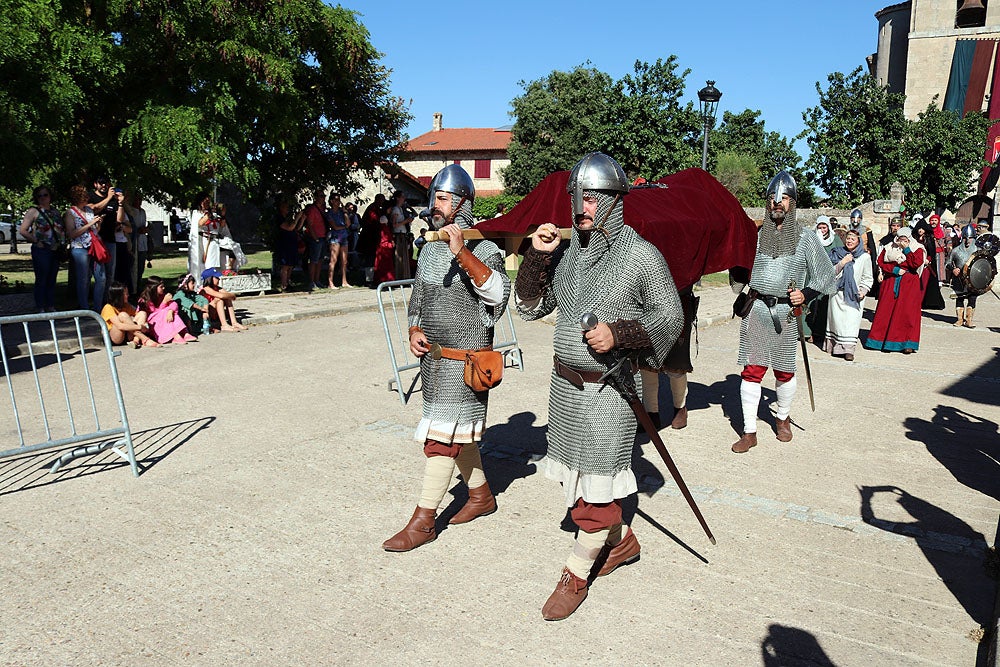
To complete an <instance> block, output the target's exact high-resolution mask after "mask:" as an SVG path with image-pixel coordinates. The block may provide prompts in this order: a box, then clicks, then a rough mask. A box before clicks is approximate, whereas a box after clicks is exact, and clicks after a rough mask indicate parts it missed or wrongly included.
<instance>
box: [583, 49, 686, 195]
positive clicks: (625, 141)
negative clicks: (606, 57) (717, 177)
mask: <svg viewBox="0 0 1000 667" xmlns="http://www.w3.org/2000/svg"><path fill="white" fill-rule="evenodd" d="M690 72H691V70H684V71H683V72H681V73H680V74H677V56H673V55H671V56H670V57H668V58H667V59H666V60H662V59H658V60H657V61H656V62H655V63H653V64H652V65H650V64H648V63H644V62H640V61H638V60H637V61H636V62H635V65H634V74H628V75H626V76H624V77H623V78H622V79H621V80H620V81H618V82H616V83H615V85H614V87H613V89H612V91H611V99H610V100H609V103H608V104H607V106H606V107H605V108H604V110H603V114H602V121H601V125H603V127H604V128H605V129H604V131H603V136H602V139H603V141H602V142H601V149H600V150H602V151H603V152H605V153H607V154H608V155H612V156H614V157H615V159H617V160H618V162H619V163H620V164H621V165H622V167H623V168H624V169H625V173H626V174H628V176H629V178H635V177H636V176H642V177H644V178H646V179H648V180H650V181H653V180H656V179H658V178H660V177H662V176H665V175H667V174H672V173H674V172H677V171H680V170H682V169H686V168H688V167H695V166H698V165H700V164H701V142H700V139H701V132H702V120H701V114H700V113H699V112H698V111H697V110H696V109H695V108H694V104H693V103H691V102H688V103H687V104H686V105H684V106H681V103H680V100H681V97H682V96H683V95H684V79H685V78H686V77H687V75H688V74H690ZM582 155H583V153H579V155H578V156H577V159H579V157H580V156H582Z"/></svg>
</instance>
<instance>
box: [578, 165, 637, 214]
mask: <svg viewBox="0 0 1000 667" xmlns="http://www.w3.org/2000/svg"><path fill="white" fill-rule="evenodd" d="M628 188H629V183H628V178H627V177H626V176H625V170H624V169H622V167H621V165H620V164H618V163H617V162H616V161H615V160H614V158H612V157H609V156H607V155H605V154H604V153H588V154H587V155H584V156H583V157H582V158H581V159H580V161H579V162H577V163H576V165H575V166H574V167H573V170H572V171H571V172H570V173H569V183H568V184H567V186H566V191H567V192H569V193H570V194H571V195H572V196H573V214H574V215H579V213H580V212H581V211H583V193H584V191H586V190H606V191H609V192H617V193H619V194H622V195H626V194H628Z"/></svg>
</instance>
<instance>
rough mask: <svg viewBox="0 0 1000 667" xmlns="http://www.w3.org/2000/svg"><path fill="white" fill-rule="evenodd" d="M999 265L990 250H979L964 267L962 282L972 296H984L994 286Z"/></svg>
mask: <svg viewBox="0 0 1000 667" xmlns="http://www.w3.org/2000/svg"><path fill="white" fill-rule="evenodd" d="M996 276H997V263H996V260H995V259H993V255H992V254H991V253H990V252H989V251H988V250H977V251H976V252H974V253H973V254H972V257H970V258H969V261H968V262H966V263H965V266H964V267H962V282H963V283H965V288H966V290H967V291H968V292H969V293H970V294H983V293H985V292H988V291H989V289H990V287H992V286H993V279H994V278H996Z"/></svg>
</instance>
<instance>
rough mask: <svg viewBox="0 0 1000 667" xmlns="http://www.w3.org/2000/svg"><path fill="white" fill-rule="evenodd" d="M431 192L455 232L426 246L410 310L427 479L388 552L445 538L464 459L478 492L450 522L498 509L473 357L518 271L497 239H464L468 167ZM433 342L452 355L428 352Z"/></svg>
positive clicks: (489, 334) (483, 397) (445, 228)
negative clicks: (448, 496)
mask: <svg viewBox="0 0 1000 667" xmlns="http://www.w3.org/2000/svg"><path fill="white" fill-rule="evenodd" d="M429 190H430V205H429V210H430V214H429V217H430V218H431V224H432V226H433V227H434V228H435V229H440V230H441V231H442V232H445V233H447V235H448V239H449V240H448V242H447V243H442V242H435V243H428V244H427V245H426V246H424V248H423V249H422V250H421V252H420V258H419V260H418V261H417V275H416V278H415V280H414V283H413V293H412V294H411V296H410V305H409V312H408V318H409V325H410V330H409V332H410V351H411V352H412V353H413V354H414V356H416V357H418V358H419V359H420V380H421V384H422V390H423V397H424V409H423V417H422V419H421V420H420V423H419V424H418V425H417V429H416V433H415V435H414V438H415V439H416V440H417V441H418V442H420V443H422V444H423V448H424V456H425V457H426V461H425V467H424V481H423V488H422V491H421V494H420V500H419V502H418V503H417V507H416V509H415V510H414V512H413V516H412V517H411V518H410V521H409V523H408V524H407V525H406V527H404V528H403V530H401V531H400V532H399V533H397V534H396V535H394V536H393V537H392V538H390V539H388V540H386V541H385V543H383V544H382V548H384V549H385V550H386V551H409V550H411V549H415V548H416V547H419V546H421V545H423V544H426V543H428V542H431V541H433V540H434V539H435V538H436V537H437V535H436V533H435V530H434V520H435V518H436V515H437V509H438V506H439V505H440V504H441V501H442V500H443V499H444V496H445V493H446V492H447V491H448V487H449V486H450V485H451V482H452V478H453V476H454V473H455V468H456V467H457V468H458V470H459V473H460V474H461V475H462V479H463V480H464V481H465V484H466V485H467V486H468V489H469V500H468V502H466V504H465V505H464V506H463V507H462V509H461V510H459V512H458V514H456V515H455V516H453V517H452V518H451V521H450V523H452V524H458V523H466V522H468V521H472V520H473V519H475V518H477V517H480V516H485V515H487V514H491V513H493V512H495V511H496V508H497V505H496V500H495V499H494V497H493V493H492V492H491V491H490V487H489V484H488V483H487V481H486V476H485V474H484V473H483V464H482V459H481V457H480V453H479V445H478V443H479V441H480V440H482V437H483V432H484V431H485V429H486V406H487V401H488V399H489V391H481V392H480V391H473V390H472V389H471V388H470V387H469V386H468V385H466V384H465V381H464V379H463V375H464V369H465V361H464V355H465V352H466V351H468V350H485V349H489V348H491V347H492V345H493V328H494V325H495V324H496V322H497V320H499V319H500V317H501V316H502V315H503V313H504V311H505V310H506V308H507V300H508V298H509V297H510V278H508V277H507V272H506V271H505V270H504V257H503V252H502V251H501V250H500V248H498V247H497V245H496V244H495V243H493V242H492V241H486V240H483V241H476V242H466V241H465V240H464V237H463V230H467V229H471V228H472V225H473V217H472V203H473V201H474V199H475V189H474V187H473V184H472V179H471V178H470V177H469V174H468V173H467V172H466V171H465V170H464V169H462V167H460V166H459V165H448V166H447V167H445V168H444V169H442V170H441V171H440V172H438V174H437V176H435V177H434V180H433V181H432V182H431V185H430V188H429ZM432 345H434V346H435V349H437V350H438V351H439V352H441V353H442V354H441V355H432V354H428V353H429V352H431V346H432ZM437 346H440V347H437ZM435 356H440V358H434V357H435Z"/></svg>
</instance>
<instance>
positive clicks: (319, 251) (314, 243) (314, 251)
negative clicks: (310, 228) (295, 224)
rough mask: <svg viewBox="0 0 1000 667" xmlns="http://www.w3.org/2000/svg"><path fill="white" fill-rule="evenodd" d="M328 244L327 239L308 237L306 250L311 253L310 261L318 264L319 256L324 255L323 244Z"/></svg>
mask: <svg viewBox="0 0 1000 667" xmlns="http://www.w3.org/2000/svg"><path fill="white" fill-rule="evenodd" d="M325 245H326V239H318V240H313V239H311V238H309V237H308V236H307V237H306V251H307V252H308V253H309V263H310V264H318V263H319V258H320V257H322V256H323V246H325Z"/></svg>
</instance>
